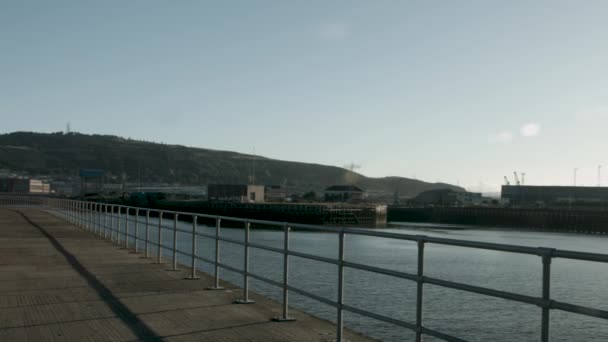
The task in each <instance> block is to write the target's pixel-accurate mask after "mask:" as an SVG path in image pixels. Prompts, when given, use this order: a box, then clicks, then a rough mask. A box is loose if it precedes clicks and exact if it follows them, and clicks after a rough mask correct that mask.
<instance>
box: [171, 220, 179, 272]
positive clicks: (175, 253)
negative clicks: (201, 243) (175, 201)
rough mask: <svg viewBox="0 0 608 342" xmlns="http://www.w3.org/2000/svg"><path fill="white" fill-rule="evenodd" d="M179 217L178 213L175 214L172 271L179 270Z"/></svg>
mask: <svg viewBox="0 0 608 342" xmlns="http://www.w3.org/2000/svg"><path fill="white" fill-rule="evenodd" d="M178 218H179V214H178V213H174V214H173V268H172V269H171V271H179V270H178V269H177V220H178Z"/></svg>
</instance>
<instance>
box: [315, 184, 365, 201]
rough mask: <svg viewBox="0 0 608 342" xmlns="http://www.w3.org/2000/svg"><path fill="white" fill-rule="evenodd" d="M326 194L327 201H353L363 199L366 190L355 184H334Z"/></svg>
mask: <svg viewBox="0 0 608 342" xmlns="http://www.w3.org/2000/svg"><path fill="white" fill-rule="evenodd" d="M324 194H325V201H326V202H353V201H360V200H362V199H363V194H364V191H363V190H362V189H361V188H359V187H356V186H354V185H332V186H330V187H328V188H327V189H325V191H324Z"/></svg>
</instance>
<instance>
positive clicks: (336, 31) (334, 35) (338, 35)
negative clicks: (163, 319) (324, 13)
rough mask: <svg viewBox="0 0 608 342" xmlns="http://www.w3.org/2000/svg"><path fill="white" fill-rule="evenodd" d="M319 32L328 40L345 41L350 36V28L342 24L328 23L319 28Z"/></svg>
mask: <svg viewBox="0 0 608 342" xmlns="http://www.w3.org/2000/svg"><path fill="white" fill-rule="evenodd" d="M317 32H318V34H319V36H321V38H323V39H326V40H343V39H346V38H348V37H349V36H350V27H349V26H348V25H346V24H345V23H342V22H334V23H327V24H323V25H321V26H319V28H318V29H317Z"/></svg>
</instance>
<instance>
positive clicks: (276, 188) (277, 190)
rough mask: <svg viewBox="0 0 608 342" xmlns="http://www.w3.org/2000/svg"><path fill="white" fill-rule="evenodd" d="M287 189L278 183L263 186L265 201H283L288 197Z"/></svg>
mask: <svg viewBox="0 0 608 342" xmlns="http://www.w3.org/2000/svg"><path fill="white" fill-rule="evenodd" d="M288 195H289V194H288V193H287V189H286V188H284V187H282V186H280V185H267V186H266V187H265V188H264V199H265V201H266V202H285V200H287V197H288Z"/></svg>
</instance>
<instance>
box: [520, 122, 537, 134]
mask: <svg viewBox="0 0 608 342" xmlns="http://www.w3.org/2000/svg"><path fill="white" fill-rule="evenodd" d="M519 134H520V135H521V136H522V137H534V136H537V135H538V134H540V124H538V123H535V122H529V123H527V124H525V125H523V126H521V128H520V129H519Z"/></svg>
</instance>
